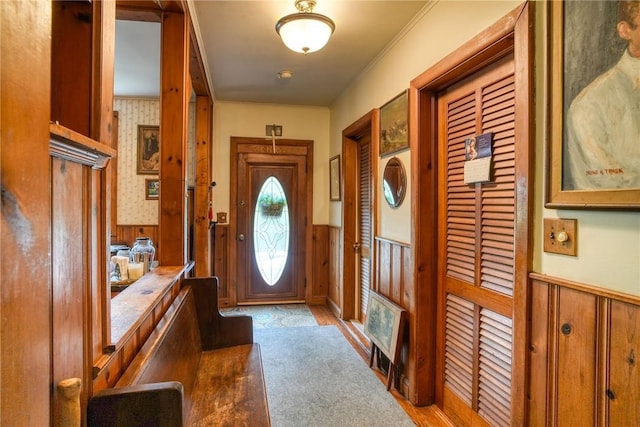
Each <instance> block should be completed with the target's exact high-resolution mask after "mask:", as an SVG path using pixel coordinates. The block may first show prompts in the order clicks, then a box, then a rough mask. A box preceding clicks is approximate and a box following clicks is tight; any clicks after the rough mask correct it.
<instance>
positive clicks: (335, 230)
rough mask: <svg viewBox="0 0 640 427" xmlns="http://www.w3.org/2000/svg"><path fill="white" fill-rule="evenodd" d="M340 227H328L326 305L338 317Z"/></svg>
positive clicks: (340, 273) (340, 251)
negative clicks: (327, 287) (327, 286)
mask: <svg viewBox="0 0 640 427" xmlns="http://www.w3.org/2000/svg"><path fill="white" fill-rule="evenodd" d="M341 230H342V229H341V228H340V227H335V226H329V289H328V295H327V305H330V306H331V308H332V310H333V311H334V312H335V314H336V316H338V317H340V307H342V302H341V301H340V295H342V257H341V256H340V254H341V253H342V250H341V249H340V232H341Z"/></svg>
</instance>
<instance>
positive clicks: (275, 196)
mask: <svg viewBox="0 0 640 427" xmlns="http://www.w3.org/2000/svg"><path fill="white" fill-rule="evenodd" d="M253 249H254V253H255V257H256V264H257V265H258V270H259V271H260V275H261V276H262V278H263V279H264V281H265V282H266V283H267V284H268V285H269V286H273V285H275V284H276V283H277V282H278V279H280V276H282V273H283V272H284V267H285V266H286V265H287V257H288V256H289V209H288V204H287V197H286V196H285V194H284V189H283V188H282V185H281V184H280V181H278V179H277V178H276V177H274V176H270V177H269V178H267V179H266V180H265V181H264V184H262V187H261V188H260V192H259V193H258V200H257V203H256V210H255V213H254V215H253Z"/></svg>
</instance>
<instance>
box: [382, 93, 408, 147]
mask: <svg viewBox="0 0 640 427" xmlns="http://www.w3.org/2000/svg"><path fill="white" fill-rule="evenodd" d="M406 148H409V91H408V90H405V91H404V92H402V93H401V94H400V95H398V96H396V97H395V98H393V99H392V100H391V101H389V102H387V103H386V104H384V105H383V106H382V107H380V157H385V156H388V155H390V154H393V153H396V152H398V151H401V150H404V149H406Z"/></svg>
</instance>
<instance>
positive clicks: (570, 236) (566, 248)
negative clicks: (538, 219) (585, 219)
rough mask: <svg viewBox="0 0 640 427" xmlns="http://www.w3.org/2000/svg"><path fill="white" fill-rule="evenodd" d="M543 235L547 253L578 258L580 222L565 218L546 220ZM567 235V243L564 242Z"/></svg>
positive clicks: (544, 247)
mask: <svg viewBox="0 0 640 427" xmlns="http://www.w3.org/2000/svg"><path fill="white" fill-rule="evenodd" d="M543 229H544V231H543V233H544V245H543V249H544V251H545V252H550V253H554V254H562V255H570V256H576V254H577V252H578V233H577V231H578V220H576V219H564V218H544V220H543ZM562 233H566V239H567V240H566V241H564V242H563V241H562V240H563V237H565V235H563V234H562Z"/></svg>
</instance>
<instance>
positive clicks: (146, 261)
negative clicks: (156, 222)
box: [129, 237, 156, 274]
mask: <svg viewBox="0 0 640 427" xmlns="http://www.w3.org/2000/svg"><path fill="white" fill-rule="evenodd" d="M155 255H156V248H154V247H153V242H152V241H151V239H150V238H149V237H138V238H137V239H136V243H135V244H134V245H133V248H131V257H130V259H129V260H130V262H132V263H141V264H142V274H145V273H147V272H148V271H150V270H151V266H152V265H153V258H154V257H155Z"/></svg>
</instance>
